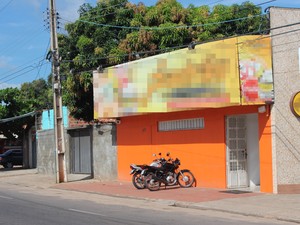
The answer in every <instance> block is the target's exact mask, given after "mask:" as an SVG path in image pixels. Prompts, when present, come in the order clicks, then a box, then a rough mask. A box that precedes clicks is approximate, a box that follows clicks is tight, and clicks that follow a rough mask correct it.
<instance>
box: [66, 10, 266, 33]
mask: <svg viewBox="0 0 300 225" xmlns="http://www.w3.org/2000/svg"><path fill="white" fill-rule="evenodd" d="M264 15H266V14H258V15H253V16H247V17H242V18H236V19H231V20H224V21H219V22H213V23H205V24H194V25H180V26H170V27H129V26H117V25H109V24H101V23H96V22H91V21H86V20H78V21H79V22H83V23H88V24H93V25H96V26H102V27H110V28H119V29H131V30H167V29H178V28H191V27H204V26H209V25H218V24H224V23H231V22H236V21H242V20H246V19H253V18H256V17H262V16H264ZM62 20H64V21H67V22H70V21H68V20H66V19H63V18H62Z"/></svg>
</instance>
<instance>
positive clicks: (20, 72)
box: [0, 0, 300, 89]
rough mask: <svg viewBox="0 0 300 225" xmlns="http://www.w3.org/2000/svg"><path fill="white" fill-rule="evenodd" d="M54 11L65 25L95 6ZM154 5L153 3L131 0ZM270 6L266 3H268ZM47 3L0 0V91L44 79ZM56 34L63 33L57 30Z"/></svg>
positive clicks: (289, 1) (67, 0)
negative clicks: (84, 9) (81, 9)
mask: <svg viewBox="0 0 300 225" xmlns="http://www.w3.org/2000/svg"><path fill="white" fill-rule="evenodd" d="M177 1H178V2H180V3H181V4H182V5H183V6H184V7H187V6H188V5H189V4H194V5H195V6H200V5H209V6H211V7H213V6H214V5H216V4H224V5H231V4H234V3H237V4H241V3H243V2H244V0H205V1H204V0H177ZM55 2H56V11H57V12H58V13H59V15H60V17H62V18H64V19H65V20H68V21H75V20H76V19H77V18H78V13H77V10H78V9H79V6H80V5H82V4H83V3H90V4H91V5H92V6H95V5H96V2H97V0H56V1H55ZM130 2H132V3H135V4H136V3H138V2H144V3H145V4H146V5H148V6H150V5H155V3H156V0H130ZM251 2H253V3H254V4H261V3H265V4H263V5H261V6H262V7H263V8H265V7H268V6H278V7H292V8H293V7H294V8H300V0H271V1H270V0H252V1H251ZM268 2H269V3H268ZM47 8H49V0H0V30H1V32H0V89H3V88H7V87H20V85H21V84H22V83H25V82H32V81H33V80H36V79H40V78H43V79H47V77H48V75H49V73H50V71H51V63H50V62H48V61H47V60H45V58H46V54H47V52H48V49H49V48H50V29H49V27H48V24H47V21H48V20H47ZM58 32H64V30H63V26H62V29H59V30H58Z"/></svg>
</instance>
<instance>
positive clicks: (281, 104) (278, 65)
mask: <svg viewBox="0 0 300 225" xmlns="http://www.w3.org/2000/svg"><path fill="white" fill-rule="evenodd" d="M299 21H300V9H294V8H277V7H272V8H270V22H271V40H272V61H273V76H274V93H275V104H274V106H273V107H272V110H271V115H272V117H271V118H272V165H273V166H272V167H273V187H274V190H273V191H274V192H275V193H300V139H299V136H300V130H299V128H300V120H299V116H297V115H295V114H294V113H293V111H292V110H291V104H290V103H291V100H292V99H293V96H294V95H295V93H297V92H299V91H300V80H299V76H300V61H299V59H300V51H299V49H300V31H299V28H300V24H299ZM296 103H297V102H296ZM296 105H297V104H296ZM296 107H297V106H296ZM297 108H299V105H298V107H297Z"/></svg>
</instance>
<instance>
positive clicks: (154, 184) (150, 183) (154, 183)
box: [145, 174, 160, 191]
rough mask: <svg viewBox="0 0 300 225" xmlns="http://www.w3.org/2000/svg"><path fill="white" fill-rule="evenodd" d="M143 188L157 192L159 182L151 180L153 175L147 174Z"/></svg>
mask: <svg viewBox="0 0 300 225" xmlns="http://www.w3.org/2000/svg"><path fill="white" fill-rule="evenodd" d="M145 186H146V188H148V190H150V191H158V190H159V188H160V182H159V181H157V180H156V179H154V178H153V174H148V175H147V177H146V178H145Z"/></svg>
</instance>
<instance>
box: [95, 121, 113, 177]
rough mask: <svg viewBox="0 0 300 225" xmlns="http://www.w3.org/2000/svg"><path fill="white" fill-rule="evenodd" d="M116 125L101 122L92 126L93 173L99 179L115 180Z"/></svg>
mask: <svg viewBox="0 0 300 225" xmlns="http://www.w3.org/2000/svg"><path fill="white" fill-rule="evenodd" d="M117 162H118V160H117V146H116V125H115V124H101V125H96V126H95V127H94V128H93V173H94V174H93V175H94V178H95V179H99V180H117V179H118V164H117Z"/></svg>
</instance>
